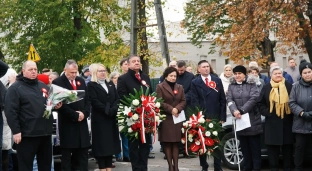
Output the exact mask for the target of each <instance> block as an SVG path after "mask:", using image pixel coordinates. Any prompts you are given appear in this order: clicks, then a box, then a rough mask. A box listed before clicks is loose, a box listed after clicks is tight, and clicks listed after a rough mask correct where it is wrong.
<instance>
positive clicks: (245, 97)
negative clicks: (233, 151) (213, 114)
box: [227, 65, 262, 171]
mask: <svg viewBox="0 0 312 171" xmlns="http://www.w3.org/2000/svg"><path fill="white" fill-rule="evenodd" d="M233 73H234V79H231V84H230V85H229V89H228V93H227V103H228V107H229V108H230V111H231V113H232V114H233V115H234V116H235V117H236V118H237V119H240V118H241V117H242V115H245V116H247V115H249V118H250V125H251V126H250V127H249V128H246V129H243V130H241V131H237V135H238V138H239V143H240V145H241V148H242V153H243V156H244V161H245V162H244V171H251V170H253V171H260V169H261V138H260V134H261V133H262V125H261V114H260V113H259V112H258V110H256V109H257V107H256V104H257V100H258V96H259V89H258V87H257V85H256V78H255V77H254V76H251V75H250V76H248V77H247V76H246V74H247V69H246V68H245V67H244V66H242V65H237V66H236V67H234V68H233Z"/></svg>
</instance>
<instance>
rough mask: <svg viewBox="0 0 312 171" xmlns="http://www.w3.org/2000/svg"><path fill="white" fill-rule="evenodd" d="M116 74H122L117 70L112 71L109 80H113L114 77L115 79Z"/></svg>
mask: <svg viewBox="0 0 312 171" xmlns="http://www.w3.org/2000/svg"><path fill="white" fill-rule="evenodd" d="M116 75H120V73H119V72H117V71H114V72H112V73H111V74H110V75H109V80H110V81H112V79H113V78H114V77H115V76H116Z"/></svg>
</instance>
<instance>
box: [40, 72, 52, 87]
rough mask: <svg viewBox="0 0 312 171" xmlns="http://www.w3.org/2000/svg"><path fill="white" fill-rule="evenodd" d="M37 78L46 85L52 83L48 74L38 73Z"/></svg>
mask: <svg viewBox="0 0 312 171" xmlns="http://www.w3.org/2000/svg"><path fill="white" fill-rule="evenodd" d="M37 78H38V80H39V81H41V82H43V83H44V84H46V85H48V84H49V83H50V81H49V76H48V75H45V74H38V76H37Z"/></svg>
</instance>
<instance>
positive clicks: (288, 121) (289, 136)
mask: <svg viewBox="0 0 312 171" xmlns="http://www.w3.org/2000/svg"><path fill="white" fill-rule="evenodd" d="M285 85H286V89H287V92H288V95H290V91H291V88H292V85H291V84H290V83H288V82H286V81H285ZM271 89H272V86H271V84H270V83H269V84H266V85H265V86H264V87H263V88H262V90H261V94H260V96H259V103H258V106H259V110H260V113H261V114H262V115H263V116H265V124H264V142H265V144H268V145H283V144H293V143H294V136H293V133H292V124H293V114H292V113H291V114H288V115H287V114H286V113H285V114H284V118H283V119H281V117H278V116H277V115H276V113H275V107H273V111H272V113H270V101H269V96H270V92H271Z"/></svg>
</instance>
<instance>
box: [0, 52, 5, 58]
mask: <svg viewBox="0 0 312 171" xmlns="http://www.w3.org/2000/svg"><path fill="white" fill-rule="evenodd" d="M0 59H2V60H4V55H3V53H2V51H1V50H0Z"/></svg>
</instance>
